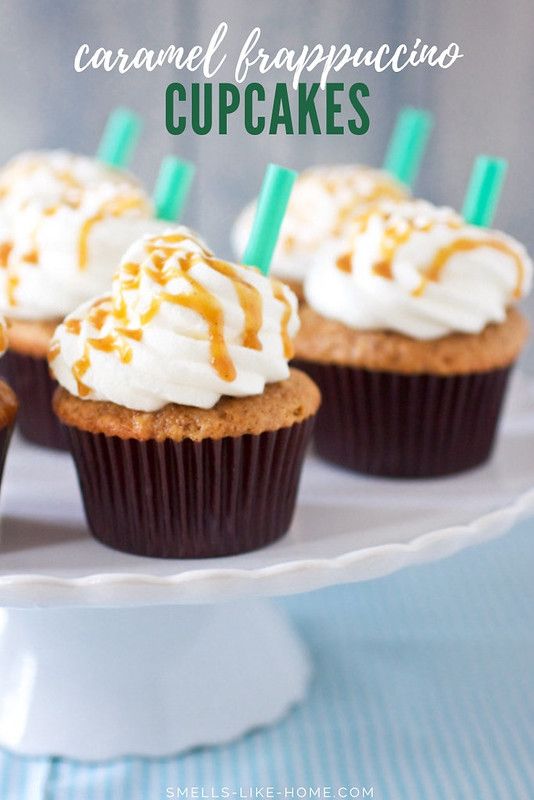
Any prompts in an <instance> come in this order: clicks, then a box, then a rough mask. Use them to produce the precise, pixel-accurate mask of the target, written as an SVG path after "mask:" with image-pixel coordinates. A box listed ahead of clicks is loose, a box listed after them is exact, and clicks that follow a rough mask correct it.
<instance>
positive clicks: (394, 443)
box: [295, 201, 532, 478]
mask: <svg viewBox="0 0 534 800" xmlns="http://www.w3.org/2000/svg"><path fill="white" fill-rule="evenodd" d="M531 276H532V265H531V262H530V260H529V258H528V256H527V253H526V251H525V250H524V248H523V247H522V246H521V245H520V244H518V243H517V242H516V241H514V240H513V239H511V238H510V237H509V236H506V235H504V234H502V233H499V232H498V231H492V230H487V229H483V228H478V227H474V226H471V225H467V224H465V223H464V222H463V221H462V219H461V218H460V217H459V216H458V215H457V214H455V213H454V212H453V211H451V210H450V209H446V208H435V207H433V206H431V205H429V204H428V203H424V202H421V201H418V202H411V203H405V204H401V205H394V206H393V205H388V204H384V205H382V206H381V207H380V208H377V209H375V210H373V211H372V212H370V213H368V214H365V215H362V216H361V217H360V218H359V219H358V220H356V221H355V227H354V230H353V233H352V235H351V237H350V244H349V245H347V242H346V240H344V241H340V242H339V243H338V244H337V245H336V244H335V243H331V244H330V245H329V247H328V248H325V249H324V250H323V251H322V252H321V253H320V254H319V255H318V259H317V261H316V263H315V265H314V266H313V268H312V270H311V271H310V273H309V274H308V276H307V279H306V284H305V295H306V300H307V303H308V307H307V308H305V309H304V311H303V313H302V325H301V329H300V332H299V334H298V337H297V340H296V344H295V350H296V359H297V360H296V363H297V364H298V365H300V366H301V367H302V368H304V369H305V370H306V371H307V372H308V374H309V375H311V376H312V377H313V378H314V379H315V380H316V382H317V383H318V384H319V387H320V389H321V392H322V396H323V404H322V407H321V411H320V413H319V415H318V420H317V426H316V437H315V441H316V447H317V452H318V454H319V455H320V456H322V457H323V458H324V459H326V460H327V461H331V462H333V463H335V464H339V465H341V466H343V467H347V468H349V469H352V470H356V471H358V472H363V473H367V474H371V475H382V476H390V477H402V478H418V477H434V476H439V475H447V474H450V473H456V472H460V471H462V470H466V469H470V468H472V467H476V466H477V465H479V464H482V463H483V462H484V461H485V460H486V459H487V458H488V457H489V455H490V453H491V450H492V447H493V443H494V440H495V432H496V428H497V423H498V420H499V415H500V411H501V407H502V402H503V398H504V395H505V390H506V386H507V383H508V377H509V374H510V371H511V369H512V367H513V365H514V363H515V361H516V359H517V357H518V355H519V353H520V352H521V350H522V348H523V346H524V344H525V341H526V339H527V335H528V326H527V322H526V320H525V319H524V318H523V316H522V315H521V313H520V312H519V311H518V310H517V309H516V307H515V304H516V302H517V301H518V300H519V299H520V298H521V297H523V296H524V295H525V294H526V293H527V292H528V291H529V289H530V285H531Z"/></svg>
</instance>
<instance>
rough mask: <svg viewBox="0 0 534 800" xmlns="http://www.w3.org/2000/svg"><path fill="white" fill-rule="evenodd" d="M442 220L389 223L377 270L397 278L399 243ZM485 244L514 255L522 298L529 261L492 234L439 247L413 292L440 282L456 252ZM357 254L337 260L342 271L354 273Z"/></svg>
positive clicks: (361, 228)
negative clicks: (491, 235)
mask: <svg viewBox="0 0 534 800" xmlns="http://www.w3.org/2000/svg"><path fill="white" fill-rule="evenodd" d="M374 213H375V211H374V210H373V209H370V210H369V211H368V212H367V213H365V214H363V215H362V216H361V217H360V218H359V220H358V223H357V234H361V233H364V232H365V231H366V229H367V227H368V224H369V221H370V219H371V217H372V215H373V214H374ZM386 219H387V217H386ZM438 224H440V223H439V222H437V221H435V220H429V221H428V222H424V223H418V222H417V221H416V220H406V226H405V227H403V228H399V227H398V226H396V225H395V224H389V225H386V228H385V230H384V239H383V242H382V247H381V259H380V261H377V262H376V263H375V264H373V273H374V274H375V275H378V276H379V277H381V278H384V279H385V280H393V278H394V275H393V260H394V258H395V255H396V253H397V251H398V249H399V247H401V246H402V245H403V244H405V243H406V242H407V241H408V240H409V239H410V238H411V237H412V236H413V234H414V233H421V232H423V233H424V232H427V231H430V230H432V229H433V228H434V227H435V226H436V225H438ZM441 224H446V225H447V227H448V228H451V229H453V230H458V229H460V228H461V227H462V222H461V221H460V220H457V219H454V218H451V219H449V220H446V221H445V222H444V223H443V222H441ZM482 247H489V248H492V249H493V250H497V251H499V252H500V253H504V254H505V255H508V256H510V257H511V258H512V259H513V261H514V263H515V266H516V271H517V282H516V286H515V289H514V297H515V298H520V297H521V294H522V289H523V283H524V278H525V265H524V264H523V261H522V258H521V255H520V254H519V253H518V252H517V251H515V250H514V249H513V247H511V246H510V245H509V244H507V243H506V242H503V241H501V240H500V239H494V238H492V237H486V238H481V239H470V238H467V237H460V238H458V239H455V240H454V241H452V242H451V243H450V244H448V245H445V246H444V247H442V248H441V249H440V250H438V252H437V253H436V255H435V256H434V259H433V260H432V262H431V263H430V264H429V266H428V267H427V268H426V270H425V272H424V274H423V275H422V277H421V281H420V283H419V285H418V286H417V287H416V288H415V289H414V290H413V292H412V295H413V296H414V297H421V296H422V295H423V294H424V291H425V289H426V287H427V286H428V284H429V283H431V282H433V283H438V282H439V280H440V278H441V275H442V273H443V270H444V268H445V266H446V264H447V263H448V261H449V260H450V259H451V258H452V257H453V256H454V255H455V254H456V253H460V252H469V251H471V250H477V249H479V248H482ZM353 258H354V254H353V252H347V253H342V254H341V255H340V256H338V258H337V260H336V267H337V268H338V269H339V270H341V271H342V272H347V273H351V272H352V265H353Z"/></svg>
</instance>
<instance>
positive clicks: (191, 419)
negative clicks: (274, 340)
mask: <svg viewBox="0 0 534 800" xmlns="http://www.w3.org/2000/svg"><path fill="white" fill-rule="evenodd" d="M319 403H320V394H319V390H318V388H317V387H316V385H315V384H314V383H313V381H312V380H311V379H310V378H308V376H307V375H305V374H304V373H303V372H300V371H299V370H296V369H292V370H291V371H290V377H289V378H288V379H287V380H284V381H280V382H278V383H270V384H268V385H267V386H266V387H265V391H264V392H263V394H259V395H256V396H253V397H245V398H235V397H222V398H221V399H220V400H219V402H218V403H217V404H216V405H215V406H214V407H213V408H210V409H203V408H195V407H193V406H184V405H175V404H168V405H166V406H164V408H162V409H160V410H158V411H153V412H145V411H132V410H131V409H128V408H124V407H123V406H118V405H115V404H114V403H109V402H99V401H95V400H81V399H80V398H78V397H75V396H73V395H71V394H69V392H67V391H66V390H65V389H62V388H60V389H58V390H57V392H56V395H55V397H54V409H55V411H56V413H57V414H58V416H59V418H60V420H61V421H62V422H64V423H65V424H66V425H69V426H73V427H76V428H80V429H81V430H84V431H89V432H91V433H103V434H104V435H106V436H118V437H120V438H121V439H138V440H140V441H145V440H147V439H155V440H156V441H163V440H165V439H173V440H174V441H176V442H180V441H182V440H183V439H192V440H193V441H200V440H202V439H222V438H223V437H225V436H242V435H244V434H260V433H263V432H264V431H274V430H279V429H280V428H288V427H290V426H291V425H293V424H294V423H296V422H302V421H303V420H305V419H307V418H308V417H311V416H313V415H314V414H315V413H316V411H317V409H318V407H319Z"/></svg>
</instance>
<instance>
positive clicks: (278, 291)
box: [273, 281, 295, 359]
mask: <svg viewBox="0 0 534 800" xmlns="http://www.w3.org/2000/svg"><path fill="white" fill-rule="evenodd" d="M273 284H274V286H273V294H274V297H275V299H276V300H279V301H280V302H281V303H282V304H283V306H284V310H283V312H282V321H281V328H282V329H281V332H280V333H281V336H282V343H283V345H284V357H285V358H287V359H290V358H293V355H294V353H295V349H294V347H293V342H292V341H291V337H290V335H289V332H288V325H289V320H290V319H291V303H290V302H289V300H288V299H287V297H286V296H285V294H284V287H283V284H282V283H280V281H273Z"/></svg>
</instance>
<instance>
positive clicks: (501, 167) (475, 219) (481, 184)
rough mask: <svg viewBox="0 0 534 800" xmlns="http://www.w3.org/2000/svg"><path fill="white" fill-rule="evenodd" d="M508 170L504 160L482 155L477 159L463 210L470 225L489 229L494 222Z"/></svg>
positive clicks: (464, 216)
mask: <svg viewBox="0 0 534 800" xmlns="http://www.w3.org/2000/svg"><path fill="white" fill-rule="evenodd" d="M507 169H508V162H507V161H506V159H504V158H491V157H490V156H482V155H481V156H477V158H476V159H475V163H474V164H473V169H472V170H471V177H470V178H469V183H468V185H467V191H466V194H465V199H464V205H463V208H462V216H463V218H464V219H465V221H466V222H468V223H469V224H470V225H478V226H479V227H483V228H487V227H489V226H490V225H491V223H492V222H493V218H494V216H495V212H496V210H497V205H498V203H499V197H500V195H501V190H502V187H503V183H504V178H505V177H506V171H507Z"/></svg>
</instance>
